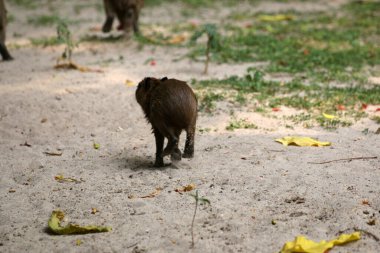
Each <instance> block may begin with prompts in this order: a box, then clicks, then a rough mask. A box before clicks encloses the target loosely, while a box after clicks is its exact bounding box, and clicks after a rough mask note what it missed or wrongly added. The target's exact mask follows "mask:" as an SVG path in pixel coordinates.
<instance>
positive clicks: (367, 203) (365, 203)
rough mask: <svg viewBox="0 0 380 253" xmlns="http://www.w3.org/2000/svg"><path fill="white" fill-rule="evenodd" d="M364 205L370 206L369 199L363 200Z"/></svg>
mask: <svg viewBox="0 0 380 253" xmlns="http://www.w3.org/2000/svg"><path fill="white" fill-rule="evenodd" d="M362 204H363V205H368V206H369V205H370V204H369V201H368V199H363V200H362Z"/></svg>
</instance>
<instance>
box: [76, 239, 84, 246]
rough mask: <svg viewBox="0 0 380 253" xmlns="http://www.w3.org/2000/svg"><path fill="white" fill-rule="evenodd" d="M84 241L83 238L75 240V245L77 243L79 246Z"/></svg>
mask: <svg viewBox="0 0 380 253" xmlns="http://www.w3.org/2000/svg"><path fill="white" fill-rule="evenodd" d="M82 243H83V242H82V240H81V239H78V240H76V241H75V245H77V246H80V245H81V244H82Z"/></svg>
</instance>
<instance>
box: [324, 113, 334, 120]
mask: <svg viewBox="0 0 380 253" xmlns="http://www.w3.org/2000/svg"><path fill="white" fill-rule="evenodd" d="M322 115H323V117H325V118H326V119H335V118H336V116H334V115H331V114H327V113H322Z"/></svg>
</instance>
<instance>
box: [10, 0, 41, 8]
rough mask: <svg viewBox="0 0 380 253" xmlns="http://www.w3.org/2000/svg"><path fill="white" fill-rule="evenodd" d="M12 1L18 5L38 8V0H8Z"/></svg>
mask: <svg viewBox="0 0 380 253" xmlns="http://www.w3.org/2000/svg"><path fill="white" fill-rule="evenodd" d="M8 1H9V2H10V3H12V4H15V5H18V6H20V7H23V8H36V7H37V6H38V1H36V0H8Z"/></svg>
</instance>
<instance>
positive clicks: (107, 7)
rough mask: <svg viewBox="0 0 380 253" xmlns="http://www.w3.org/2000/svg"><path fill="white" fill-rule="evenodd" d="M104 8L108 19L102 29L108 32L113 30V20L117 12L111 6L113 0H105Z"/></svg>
mask: <svg viewBox="0 0 380 253" xmlns="http://www.w3.org/2000/svg"><path fill="white" fill-rule="evenodd" d="M103 2H104V9H105V11H106V21H105V22H104V24H103V28H102V31H103V32H104V33H108V32H110V31H111V30H112V24H113V20H114V19H115V12H114V10H113V8H112V6H111V1H109V0H104V1H103Z"/></svg>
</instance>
